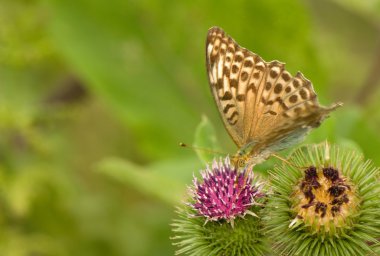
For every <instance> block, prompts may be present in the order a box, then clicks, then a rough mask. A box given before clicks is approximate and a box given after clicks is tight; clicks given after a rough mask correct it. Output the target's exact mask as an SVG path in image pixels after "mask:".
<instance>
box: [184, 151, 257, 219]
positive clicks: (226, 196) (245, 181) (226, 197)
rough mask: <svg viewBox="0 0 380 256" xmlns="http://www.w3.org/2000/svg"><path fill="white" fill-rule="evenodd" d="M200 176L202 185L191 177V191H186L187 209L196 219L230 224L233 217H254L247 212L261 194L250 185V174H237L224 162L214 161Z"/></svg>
mask: <svg viewBox="0 0 380 256" xmlns="http://www.w3.org/2000/svg"><path fill="white" fill-rule="evenodd" d="M201 174H202V179H203V181H202V182H199V181H198V179H197V178H196V177H194V187H192V188H191V189H190V193H191V195H192V197H193V202H192V203H190V205H191V206H192V207H193V208H194V209H195V210H196V212H197V214H196V215H197V216H204V217H206V219H207V220H222V219H224V220H227V221H230V222H231V223H233V220H234V219H235V217H237V216H244V215H245V214H251V215H256V214H255V213H253V212H251V211H250V210H249V208H250V207H251V206H252V205H253V204H254V203H255V199H256V200H257V198H260V197H262V196H263V194H262V192H261V191H260V187H259V186H257V185H256V186H254V185H252V178H253V173H252V172H250V173H247V170H243V171H242V172H238V170H236V169H235V168H234V167H232V166H231V164H230V160H229V158H226V159H225V162H224V163H222V162H221V161H220V162H219V163H218V162H216V161H214V163H213V165H212V169H210V168H209V167H207V169H206V170H204V171H202V172H201Z"/></svg>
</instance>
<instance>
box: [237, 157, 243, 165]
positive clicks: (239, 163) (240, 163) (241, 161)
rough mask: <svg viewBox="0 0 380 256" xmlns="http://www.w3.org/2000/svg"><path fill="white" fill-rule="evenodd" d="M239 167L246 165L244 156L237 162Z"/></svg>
mask: <svg viewBox="0 0 380 256" xmlns="http://www.w3.org/2000/svg"><path fill="white" fill-rule="evenodd" d="M237 164H238V166H239V167H244V166H245V160H244V159H243V158H240V159H238V162H237Z"/></svg>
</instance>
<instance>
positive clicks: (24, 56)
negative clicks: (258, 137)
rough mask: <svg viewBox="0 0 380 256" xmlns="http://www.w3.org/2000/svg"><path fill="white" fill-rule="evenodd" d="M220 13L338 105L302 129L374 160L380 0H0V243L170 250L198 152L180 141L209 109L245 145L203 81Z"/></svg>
mask: <svg viewBox="0 0 380 256" xmlns="http://www.w3.org/2000/svg"><path fill="white" fill-rule="evenodd" d="M214 25H218V26H220V27H222V28H224V29H225V30H226V31H227V33H228V34H230V35H231V36H233V37H234V38H235V39H236V40H237V41H238V42H239V43H240V44H241V45H242V46H244V47H247V48H249V49H251V50H253V51H255V52H256V53H258V54H260V55H261V56H262V57H263V58H264V59H265V60H268V61H269V60H272V59H278V60H280V61H283V62H286V63H287V69H288V70H289V71H291V73H293V74H294V73H295V72H296V71H298V70H301V71H302V72H303V73H304V74H305V76H306V77H307V78H309V79H310V80H311V81H312V82H313V84H314V87H315V89H316V91H317V92H318V94H319V99H320V101H321V103H322V104H324V105H328V104H330V103H332V102H334V101H338V100H339V101H343V102H344V103H345V105H344V107H343V108H341V109H339V110H338V111H336V112H334V113H333V114H332V115H331V117H330V118H329V119H328V120H326V121H325V122H324V124H323V125H322V126H321V127H320V128H318V129H316V130H315V131H313V132H312V133H311V134H310V136H308V139H307V141H306V142H305V143H310V142H321V141H323V140H325V139H328V140H329V141H332V142H335V143H338V144H344V145H346V146H349V147H352V148H356V149H358V150H361V151H362V152H364V154H365V155H366V157H368V158H371V159H373V161H374V162H375V163H376V164H377V165H379V164H380V154H379V153H378V152H379V150H378V149H379V146H380V135H379V132H380V111H379V108H380V90H379V85H380V81H379V80H380V34H379V31H380V1H378V0H372V1H369V0H368V1H361V0H350V1H348V0H319V1H312V0H309V1H294V0H289V1H285V0H283V1H274V0H266V1H264V0H263V1H249V0H246V1H243V0H238V1H216V0H214V1H199V0H195V1H153V0H142V1H137V0H130V1H122V0H120V1H117V0H108V1H101V0H76V1H74V0H70V1H69V0H66V1H63V0H61V1H60V0H43V1H42V0H41V1H38V0H0V190H1V193H0V255H6V256H8V255H10V256H18V255H28V256H29V255H30V256H31V255H58V256H59V255H81V256H86V255H173V253H174V249H175V248H173V246H172V245H171V241H170V239H169V237H170V236H172V234H171V231H170V226H169V223H170V222H171V220H172V219H173V218H175V213H174V209H175V208H174V206H175V205H176V204H178V203H180V201H181V200H182V198H183V195H184V194H185V192H186V184H190V182H191V177H192V173H193V172H195V173H196V172H197V171H198V170H199V169H200V168H201V167H202V166H203V164H202V163H201V162H200V160H198V158H197V156H196V154H195V153H194V152H193V151H191V150H186V149H181V148H179V147H178V143H179V142H181V141H183V142H186V143H189V144H191V143H192V142H193V141H194V134H195V130H196V127H197V126H198V124H199V123H200V122H201V119H202V115H205V116H207V117H208V118H209V120H210V123H212V124H213V126H214V127H215V130H216V136H217V138H218V142H219V144H220V145H221V148H222V150H223V151H225V152H229V153H234V152H235V151H236V148H235V147H234V145H233V144H232V142H231V140H230V139H229V138H228V135H227V133H226V131H225V130H224V127H223V125H222V122H221V120H220V119H219V116H218V113H217V109H216V106H215V104H214V101H213V99H212V96H211V93H210V90H209V87H208V83H207V77H206V70H205V56H204V52H205V49H204V45H205V37H206V33H207V30H208V28H210V27H211V26H214ZM206 127H208V128H210V127H209V126H208V125H207V124H206ZM206 132H207V131H206ZM271 164H272V161H271V160H270V161H269V162H268V163H266V164H265V165H264V166H263V165H262V166H261V167H258V168H257V170H259V171H260V170H265V169H266V168H267V167H270V166H271Z"/></svg>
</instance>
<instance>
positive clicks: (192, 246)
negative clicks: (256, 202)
mask: <svg viewBox="0 0 380 256" xmlns="http://www.w3.org/2000/svg"><path fill="white" fill-rule="evenodd" d="M259 210H260V209H259V207H257V206H253V207H252V208H251V211H252V212H255V213H258V211H259ZM177 213H178V218H177V219H176V220H174V222H173V224H172V226H173V232H174V233H175V236H174V237H173V238H172V239H173V240H174V241H175V242H174V245H176V246H177V247H178V250H177V251H176V255H178V254H186V255H194V256H211V255H220V256H222V255H241V256H255V255H266V252H267V251H268V247H269V246H268V244H267V243H266V239H265V238H264V234H263V233H262V232H261V229H262V222H261V220H260V218H258V217H254V216H251V215H246V216H245V217H244V218H236V219H235V220H234V226H232V225H231V224H230V223H228V222H227V221H225V220H221V221H208V222H206V218H204V217H190V216H192V215H194V214H195V211H194V209H193V208H192V207H191V206H188V205H183V206H181V207H180V208H178V211H177Z"/></svg>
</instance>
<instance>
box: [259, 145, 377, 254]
mask: <svg viewBox="0 0 380 256" xmlns="http://www.w3.org/2000/svg"><path fill="white" fill-rule="evenodd" d="M378 175H379V169H378V168H375V167H374V166H373V165H372V163H371V162H370V161H369V160H364V159H363V156H362V155H361V154H359V153H356V152H352V151H349V150H345V149H342V148H339V147H337V146H330V145H328V144H327V143H325V144H320V145H311V146H307V147H303V148H301V149H299V150H297V151H295V153H294V154H292V156H291V157H290V159H289V164H283V165H282V166H279V167H276V168H274V170H273V171H271V172H270V177H271V186H272V189H273V195H272V196H270V197H269V201H268V204H267V206H266V209H265V214H264V216H265V217H264V223H265V228H264V231H265V233H266V235H267V236H268V238H269V240H270V241H271V242H272V247H273V250H274V252H275V255H322V256H323V255H332V256H338V255H341V256H347V255H377V254H376V250H377V251H378V248H379V244H378V241H377V238H379V237H380V184H379V182H378Z"/></svg>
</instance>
